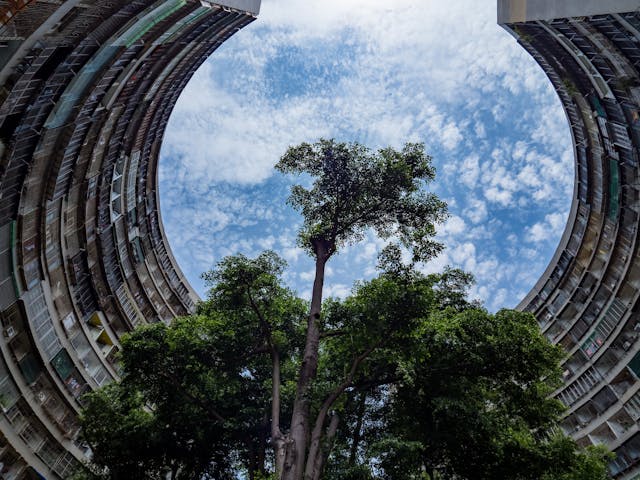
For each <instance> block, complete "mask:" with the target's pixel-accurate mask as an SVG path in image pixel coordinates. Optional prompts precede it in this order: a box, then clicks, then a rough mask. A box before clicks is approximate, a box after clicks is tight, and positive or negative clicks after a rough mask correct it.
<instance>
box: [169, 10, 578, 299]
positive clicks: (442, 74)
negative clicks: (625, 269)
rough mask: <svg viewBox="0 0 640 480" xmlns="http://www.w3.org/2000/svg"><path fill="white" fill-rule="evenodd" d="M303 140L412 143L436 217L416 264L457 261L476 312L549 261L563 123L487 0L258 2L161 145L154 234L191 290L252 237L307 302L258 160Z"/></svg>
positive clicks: (269, 168)
mask: <svg viewBox="0 0 640 480" xmlns="http://www.w3.org/2000/svg"><path fill="white" fill-rule="evenodd" d="M320 137H325V138H331V137H335V138H336V139H339V140H342V141H354V140H355V141H359V142H361V143H364V144H366V145H367V146H369V147H371V148H374V149H375V148H379V147H382V146H386V145H391V146H394V147H397V148H400V147H401V146H402V145H403V144H404V143H405V142H407V141H412V142H416V141H420V142H424V143H425V145H426V151H427V152H428V153H429V154H431V155H432V156H433V158H434V164H435V166H436V168H437V178H436V181H435V183H434V184H433V185H432V189H433V190H434V191H435V192H436V193H437V194H438V195H439V196H440V197H441V198H443V199H444V200H445V201H447V203H448V204H449V210H450V213H451V217H450V219H449V220H448V221H447V222H446V223H445V224H444V225H441V226H440V227H439V228H438V231H439V238H440V239H441V240H442V241H443V242H444V243H445V245H446V246H447V248H446V250H445V252H444V253H443V254H442V255H441V256H440V257H438V258H437V259H435V260H434V261H432V262H430V263H429V264H427V265H424V266H423V267H422V268H424V270H425V271H429V272H431V271H438V270H441V269H442V268H443V267H444V266H445V265H453V266H457V267H461V268H464V269H466V270H468V271H471V272H472V273H474V274H475V276H476V278H477V285H476V286H475V287H474V289H473V292H472V295H473V296H474V297H475V298H479V299H481V300H483V301H484V302H485V303H486V305H487V307H488V308H489V309H491V310H496V309H498V308H500V307H514V306H515V305H517V303H518V302H519V301H520V299H521V298H522V297H524V295H525V294H526V293H527V292H528V291H529V289H530V288H531V287H532V286H533V285H534V284H535V282H536V280H537V278H538V277H539V275H540V274H541V273H542V272H543V271H544V269H545V268H546V266H547V264H548V262H549V260H550V259H551V257H552V255H553V252H554V250H555V248H556V246H557V244H558V241H559V238H560V236H561V234H562V231H563V230H564V226H565V222H566V216H567V213H568V210H569V206H570V199H571V195H572V191H573V156H572V150H571V143H570V134H569V128H568V126H567V122H566V120H565V117H564V113H563V111H562V108H561V106H560V102H559V100H558V99H557V97H556V95H555V93H554V92H553V89H552V87H551V85H550V83H549V81H548V80H547V79H546V77H545V76H544V74H543V72H542V71H541V69H540V68H539V67H538V66H537V65H536V64H535V62H534V61H533V59H531V58H530V57H529V56H528V54H527V53H526V52H525V51H524V50H523V49H522V48H521V47H519V46H518V44H517V43H516V41H515V40H514V39H513V38H512V37H511V36H510V35H509V34H508V33H507V32H506V31H504V30H503V29H501V28H500V27H498V26H497V25H496V6H495V0H451V1H449V2H442V1H439V0H419V1H418V0H395V1H394V2H388V1H381V0H322V1H320V0H304V1H302V0H263V4H262V10H261V13H260V16H259V17H258V20H257V21H255V22H254V23H253V24H251V25H250V26H249V27H247V28H245V29H244V30H242V31H240V32H239V33H237V34H236V35H235V36H234V37H232V38H231V39H230V40H228V41H227V42H226V43H225V44H224V45H223V46H222V47H221V48H220V49H219V50H218V51H217V52H216V53H215V54H214V55H213V56H212V57H211V58H210V59H209V60H208V61H207V62H206V63H205V64H204V65H203V66H202V67H201V68H200V69H199V70H198V71H197V72H196V74H195V76H194V77H193V79H192V80H191V82H190V83H189V85H188V86H187V88H186V89H185V91H184V92H183V94H182V95H181V97H180V100H179V101H178V104H177V105H176V108H175V110H174V112H173V114H172V116H171V119H170V122H169V125H168V127H167V131H166V134H165V140H164V144H163V148H162V152H161V158H160V170H159V180H160V197H161V208H162V217H163V221H164V224H165V230H166V233H167V236H168V238H169V243H170V245H171V248H172V250H173V252H174V254H175V257H176V259H177V260H178V263H179V264H180V266H181V268H182V269H183V271H184V273H185V274H186V276H187V278H188V279H189V280H190V281H191V283H192V285H193V286H194V288H195V289H196V290H197V291H198V292H199V293H200V294H201V295H203V294H204V292H205V290H204V286H203V284H202V281H201V280H200V278H199V276H200V274H201V273H202V272H203V271H205V270H207V269H209V268H211V267H212V266H213V265H214V264H215V263H216V262H217V261H218V260H219V259H221V258H222V257H223V256H224V255H229V254H235V253H244V254H245V255H249V256H251V255H256V254H257V253H259V252H260V251H262V250H264V249H266V248H271V249H274V250H276V251H278V252H279V253H280V254H281V255H282V256H284V257H285V258H286V259H287V261H288V262H289V264H290V269H289V271H288V273H287V277H286V279H287V281H288V282H289V284H290V285H291V286H292V287H293V288H295V289H296V290H297V291H298V292H299V293H300V294H301V295H302V296H308V295H309V292H310V287H311V281H312V270H313V262H312V261H311V259H310V258H308V257H307V256H305V254H304V253H303V252H302V251H301V250H300V249H298V248H297V247H296V244H295V235H296V228H297V225H299V223H300V218H299V217H298V215H297V214H296V213H295V212H294V211H292V210H291V209H290V208H289V207H287V206H286V205H285V200H286V197H287V193H288V185H289V184H288V182H289V180H287V179H285V178H282V177H281V176H280V175H279V174H277V173H276V172H274V171H273V165H274V164H275V163H276V162H277V160H278V158H279V157H280V156H281V155H282V153H284V151H285V150H286V148H287V147H288V146H289V145H294V144H297V143H300V142H302V141H315V140H316V139H318V138H320ZM381 246H382V242H381V241H380V240H378V239H376V238H375V237H373V236H370V237H369V238H367V239H365V240H364V241H363V242H361V243H360V244H358V245H357V246H354V247H350V248H347V249H345V250H344V251H343V252H342V253H341V254H340V255H339V256H338V257H337V258H335V259H333V260H332V261H331V262H330V268H329V271H328V277H327V281H326V291H327V293H328V294H330V295H338V296H344V295H346V294H348V292H349V291H350V288H351V285H352V283H353V281H354V280H356V279H358V278H369V277H370V276H372V275H373V274H374V273H375V272H374V270H373V268H372V267H373V266H374V265H375V259H376V254H377V251H378V250H379V249H380V247H381Z"/></svg>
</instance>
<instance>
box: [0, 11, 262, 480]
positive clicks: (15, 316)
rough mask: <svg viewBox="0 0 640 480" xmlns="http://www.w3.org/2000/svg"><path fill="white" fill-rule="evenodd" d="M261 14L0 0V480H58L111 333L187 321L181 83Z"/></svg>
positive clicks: (112, 347) (107, 360)
mask: <svg viewBox="0 0 640 480" xmlns="http://www.w3.org/2000/svg"><path fill="white" fill-rule="evenodd" d="M259 6H260V0H215V1H199V0H197V1H196V0H156V1H154V0H66V1H63V0H47V1H33V0H0V322H1V325H0V407H1V409H2V411H1V412H0V478H3V479H7V480H9V479H16V478H42V477H44V478H47V479H53V478H66V477H67V476H68V475H69V473H70V472H71V471H72V470H73V469H74V468H75V467H76V466H77V462H79V461H82V460H85V459H86V455H87V454H88V452H87V451H86V447H85V446H84V445H83V444H82V443H81V442H80V441H79V440H78V423H77V414H78V411H79V409H80V407H81V402H82V395H83V393H85V392H87V391H88V390H89V389H92V388H96V387H98V386H100V385H104V384H105V383H107V382H110V381H111V380H113V379H114V378H116V377H117V375H118V365H117V363H116V362H115V360H114V358H115V353H116V352H117V351H118V348H119V341H118V339H119V338H120V336H121V335H122V334H123V333H125V332H127V331H129V330H130V329H132V328H134V327H135V326H136V325H139V324H141V323H145V322H156V321H165V322H166V321H170V320H171V319H172V318H174V317H175V316H176V315H183V314H187V313H189V312H190V311H191V310H192V309H193V307H194V305H195V303H194V302H195V301H196V300H197V297H196V295H195V294H194V292H193V291H192V290H191V287H190V286H189V284H188V282H187V281H186V280H185V279H184V277H183V275H182V273H181V272H180V270H179V268H178V267H177V265H176V264H175V261H174V259H173V257H172V255H171V252H170V250H169V246H168V244H167V242H166V240H165V238H164V234H163V230H162V222H161V218H160V213H159V212H158V195H157V180H156V175H157V160H158V153H159V150H160V144H161V142H162V137H163V133H164V129H165V127H166V124H167V121H168V119H169V115H170V113H171V110H172V108H173V106H174V104H175V102H176V100H177V98H178V96H179V95H180V93H181V91H182V89H183V88H184V86H185V84H186V83H187V82H188V81H189V79H190V77H191V76H192V74H193V73H194V71H195V70H196V69H197V68H198V66H199V65H200V64H201V63H202V62H203V61H204V60H205V59H206V58H207V57H208V56H209V55H211V53H212V52H213V51H214V50H216V48H218V46H220V44H222V42H224V41H225V40H226V39H227V38H229V37H230V36H231V35H233V34H234V33H236V32H237V31H238V30H239V29H241V28H242V27H244V26H245V25H247V24H249V23H250V22H251V21H253V20H254V19H255V16H256V15H257V13H258V10H259ZM38 475H40V476H38Z"/></svg>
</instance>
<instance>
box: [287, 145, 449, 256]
mask: <svg viewBox="0 0 640 480" xmlns="http://www.w3.org/2000/svg"><path fill="white" fill-rule="evenodd" d="M276 169H278V170H279V171H281V172H283V173H292V174H296V175H300V174H308V175H311V177H312V178H313V179H314V181H313V184H312V186H311V188H305V187H303V186H301V185H296V186H294V187H293V188H292V189H291V196H290V197H289V200H288V203H289V204H290V205H291V206H293V207H294V208H295V209H296V210H298V211H300V213H301V214H302V216H303V217H304V225H303V227H302V229H301V231H300V235H299V240H300V245H301V247H303V248H305V249H306V250H307V251H309V252H310V254H312V255H314V254H315V253H316V252H315V248H314V244H315V242H316V241H318V240H322V241H326V242H328V243H329V248H330V252H332V251H334V250H335V249H337V248H339V247H340V246H341V245H344V244H349V243H354V242H356V241H358V240H361V239H362V238H363V236H364V234H365V232H366V231H367V230H368V229H370V228H372V229H374V230H375V231H376V232H377V233H378V235H380V236H381V237H383V238H389V237H391V236H392V235H395V236H396V238H398V239H399V240H400V242H401V243H402V244H403V245H405V246H406V247H409V248H410V249H411V250H412V252H413V254H414V257H415V259H416V260H417V259H419V260H428V259H430V258H432V257H433V256H434V255H436V254H437V253H439V252H440V251H441V250H442V245H440V244H439V243H437V242H435V241H433V240H432V237H433V236H434V234H435V228H434V223H438V222H441V221H443V220H444V219H445V218H446V215H447V214H446V205H445V204H444V202H442V201H441V200H439V199H438V197H437V196H435V195H434V194H430V193H426V192H425V190H424V188H423V187H424V186H425V185H426V184H427V183H428V182H430V181H432V180H433V179H434V178H435V169H434V168H433V166H432V165H431V157H429V156H428V155H425V153H424V146H423V145H422V144H412V143H408V144H406V145H405V146H404V148H403V149H402V150H401V151H398V150H394V149H393V148H384V149H381V150H379V151H377V152H375V153H372V152H371V151H370V150H368V149H367V148H366V147H364V146H363V145H360V144H357V143H349V144H347V143H340V142H336V141H335V140H320V141H319V142H317V143H314V144H308V143H302V144H300V145H298V146H296V147H291V148H289V150H287V152H286V153H285V155H284V156H283V157H282V158H281V159H280V162H279V163H278V164H277V165H276Z"/></svg>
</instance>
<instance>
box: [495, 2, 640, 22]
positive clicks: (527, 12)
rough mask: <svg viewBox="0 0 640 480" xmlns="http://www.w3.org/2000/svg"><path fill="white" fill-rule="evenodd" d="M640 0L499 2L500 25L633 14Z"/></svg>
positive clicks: (639, 6)
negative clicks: (624, 13) (625, 13)
mask: <svg viewBox="0 0 640 480" xmlns="http://www.w3.org/2000/svg"><path fill="white" fill-rule="evenodd" d="M639 8H640V0H498V23H500V24H504V23H513V22H526V21H529V20H551V19H554V18H564V17H582V16H590V15H599V14H605V13H620V12H632V11H634V10H637V9H639Z"/></svg>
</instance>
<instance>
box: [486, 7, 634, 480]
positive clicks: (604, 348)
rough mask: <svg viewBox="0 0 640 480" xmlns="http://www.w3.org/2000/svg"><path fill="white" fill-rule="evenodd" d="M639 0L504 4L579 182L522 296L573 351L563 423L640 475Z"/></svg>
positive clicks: (625, 470)
mask: <svg viewBox="0 0 640 480" xmlns="http://www.w3.org/2000/svg"><path fill="white" fill-rule="evenodd" d="M639 11H640V0H615V1H607V0H565V1H562V2H553V1H549V0H529V1H527V0H500V1H499V5H498V21H499V23H500V24H501V25H503V26H504V27H505V28H506V29H507V30H508V31H510V32H511V33H512V34H513V35H514V36H515V37H516V38H517V39H518V41H519V43H520V44H521V45H522V46H523V47H524V48H525V49H526V50H527V51H528V52H529V53H530V54H531V55H532V56H533V57H534V59H535V60H536V61H537V62H538V63H539V64H540V66H541V67H542V68H543V70H544V71H545V72H546V74H547V76H548V77H549V79H550V80H551V82H552V83H553V86H554V87H555V89H556V91H557V93H558V96H559V97H560V100H561V102H562V105H563V106H564V109H565V112H566V115H567V119H568V121H569V124H570V127H571V133H572V138H573V146H574V151H575V187H574V194H573V200H572V207H571V213H570V215H569V220H568V223H567V226H566V230H565V232H564V235H563V237H562V240H561V243H560V245H559V247H558V249H557V251H556V253H555V256H554V258H553V260H552V262H551V264H550V265H549V267H548V268H547V270H546V272H545V273H544V274H543V276H542V278H541V279H540V280H539V281H538V283H537V285H536V286H535V287H534V288H533V290H532V291H531V292H530V293H529V294H528V295H527V297H526V298H525V299H524V300H523V301H522V303H521V304H520V307H519V308H521V309H524V310H527V311H530V312H533V313H534V314H535V315H536V317H537V318H538V321H539V324H540V328H541V329H542V331H543V332H544V334H545V335H546V336H547V337H548V338H549V339H550V340H551V341H553V342H555V343H558V344H560V345H562V346H563V347H564V348H565V349H566V350H567V352H568V356H567V359H566V361H565V362H564V385H563V387H562V388H560V389H559V390H558V391H557V392H556V394H555V395H556V396H557V397H558V398H559V399H560V400H562V402H563V403H564V404H565V405H566V406H567V408H568V410H567V414H566V417H565V418H564V421H563V422H562V427H563V429H564V430H565V432H566V433H568V434H570V435H571V436H573V437H574V438H575V439H576V440H577V441H578V443H580V444H581V445H584V446H586V445H591V444H605V445H607V446H608V447H609V448H611V449H612V450H614V451H615V453H616V455H617V458H616V459H615V460H614V461H613V462H612V464H611V465H610V470H611V474H612V475H613V476H614V477H615V478H624V479H635V478H640V475H638V472H639V471H640V465H639V462H640V423H639V422H640V381H639V378H640V303H639V302H638V298H639V296H640V250H639V249H638V227H639V221H640V170H639V163H638V162H639V160H640V158H639V153H640V150H639V148H640V70H639V68H640V13H639Z"/></svg>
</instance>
